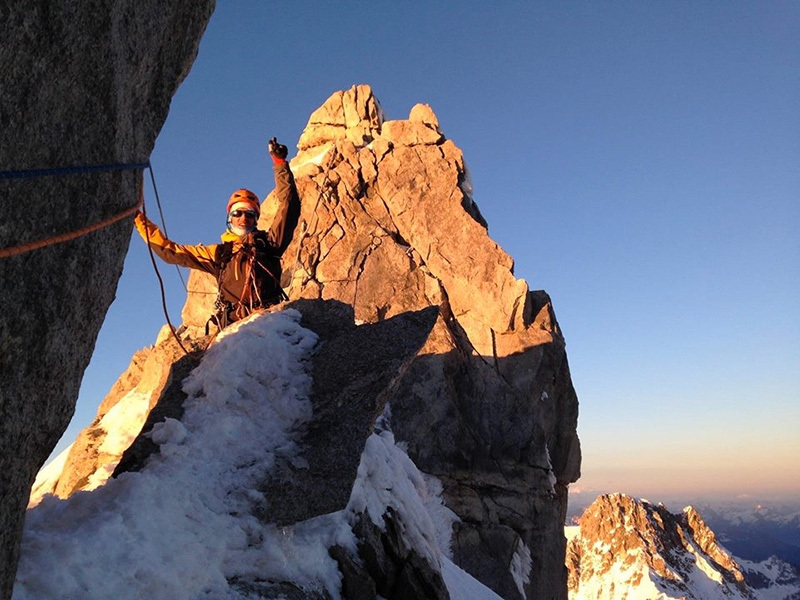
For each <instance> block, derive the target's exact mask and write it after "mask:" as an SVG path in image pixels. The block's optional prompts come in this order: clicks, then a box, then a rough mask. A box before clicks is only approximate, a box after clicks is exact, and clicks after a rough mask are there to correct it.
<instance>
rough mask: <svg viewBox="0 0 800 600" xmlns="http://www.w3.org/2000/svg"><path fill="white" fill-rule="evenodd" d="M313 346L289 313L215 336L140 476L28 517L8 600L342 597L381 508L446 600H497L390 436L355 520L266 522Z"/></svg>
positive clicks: (359, 493)
mask: <svg viewBox="0 0 800 600" xmlns="http://www.w3.org/2000/svg"><path fill="white" fill-rule="evenodd" d="M316 344H317V336H316V334H314V333H313V332H311V331H310V330H308V329H305V328H303V327H302V326H301V325H300V314H299V313H298V312H297V311H295V310H285V311H280V312H274V313H270V314H265V315H260V316H257V317H255V318H251V319H249V320H247V321H244V322H241V323H238V324H236V325H235V326H232V327H231V328H230V329H229V330H228V331H226V332H225V334H223V335H220V336H219V337H218V338H217V341H216V343H215V344H214V345H213V346H212V347H211V348H210V349H209V351H208V352H207V354H206V355H205V357H204V359H203V360H202V362H201V364H200V366H198V367H197V368H196V369H195V370H194V371H193V372H192V374H191V376H190V377H189V378H188V379H186V380H185V381H184V391H185V392H186V393H188V395H189V398H188V399H187V401H186V402H185V403H184V407H185V413H184V416H183V417H182V419H181V420H180V421H178V420H175V419H167V421H165V422H164V423H163V424H160V425H158V426H157V427H155V428H154V429H153V431H152V439H153V441H154V442H155V443H156V444H158V446H159V448H160V452H159V453H158V454H156V455H153V456H152V457H151V458H150V459H149V461H148V463H147V464H146V466H145V467H144V468H143V469H142V470H141V471H139V472H131V473H123V474H122V475H120V476H118V477H117V478H115V479H110V480H108V481H107V482H106V483H105V484H104V485H101V486H100V487H98V488H97V489H95V490H93V491H81V492H77V493H75V494H74V495H72V496H71V497H70V498H68V499H64V500H62V499H58V498H56V497H54V496H46V497H45V498H44V499H43V500H42V502H41V503H40V504H39V505H38V506H37V507H35V508H32V509H31V510H29V512H28V519H27V524H26V529H25V534H24V538H23V543H22V558H21V562H20V567H19V571H18V575H17V582H16V586H15V588H14V594H13V598H14V600H27V599H31V600H32V599H36V600H43V599H75V598H81V599H82V600H93V599H97V600H100V599H103V600H105V599H108V598H116V599H121V600H125V599H131V600H134V599H140V598H151V599H156V600H159V599H164V600H167V599H170V600H184V599H185V600H193V599H197V598H209V597H210V598H216V599H244V598H257V597H262V596H261V595H260V593H259V591H264V590H265V589H267V588H268V587H269V586H270V585H273V584H274V583H275V582H291V585H293V586H296V587H299V588H302V589H304V590H306V591H308V592H313V591H316V592H319V593H325V594H327V595H329V596H330V597H331V598H334V599H336V598H340V597H341V584H342V582H341V573H340V570H339V567H338V565H337V563H336V561H335V560H334V559H333V558H332V557H331V555H330V554H329V552H328V550H329V548H330V547H331V546H334V545H336V546H340V547H342V548H345V549H347V550H348V551H350V552H352V553H354V554H355V552H356V538H355V536H354V534H353V531H352V529H351V524H352V522H353V520H354V518H355V517H354V516H355V514H356V513H362V512H363V513H365V514H367V515H368V516H369V518H370V519H371V520H372V521H373V523H375V524H376V525H379V526H382V525H383V518H382V517H383V514H384V513H385V511H386V509H387V507H391V508H392V509H393V510H394V511H395V512H396V513H397V515H398V517H399V519H400V521H401V522H402V523H403V526H404V536H405V537H406V538H407V540H408V543H409V545H410V546H411V547H413V548H415V549H416V550H417V552H419V553H420V554H421V555H423V556H425V557H426V558H427V559H428V561H429V562H431V563H432V564H434V565H437V566H438V568H440V569H441V572H442V576H443V577H444V580H445V582H446V584H447V586H448V588H449V589H450V594H451V597H452V598H455V599H458V598H463V599H467V598H470V599H478V598H487V599H493V598H498V596H496V595H495V594H494V593H493V592H491V591H490V590H489V589H488V588H485V587H484V586H482V585H481V584H480V583H478V582H477V581H475V580H474V579H472V578H471V577H470V576H469V575H467V574H466V573H464V572H463V571H461V570H460V569H459V568H458V567H456V566H455V565H454V564H452V562H451V561H450V560H449V557H448V548H447V543H446V542H449V537H450V528H451V526H452V522H453V519H454V518H455V517H454V515H453V513H452V512H451V511H449V510H448V509H446V508H445V507H444V505H443V502H442V499H441V497H440V495H439V494H440V493H441V485H440V484H439V483H438V481H437V480H436V479H435V478H431V477H429V476H424V475H423V474H422V473H420V472H419V471H418V470H417V468H416V467H415V465H414V464H413V462H412V461H411V460H410V459H409V458H408V456H407V455H406V454H405V453H404V452H403V451H402V450H401V449H400V448H399V447H398V446H397V445H395V443H394V438H393V436H392V434H391V432H388V431H385V432H383V433H381V434H379V435H378V434H374V435H373V436H372V437H370V438H369V439H368V442H367V445H366V447H365V450H364V454H363V456H362V462H361V466H360V467H359V471H358V479H357V481H356V484H355V486H354V489H353V493H352V496H351V501H350V504H349V505H348V507H347V509H345V510H343V511H340V512H337V513H332V514H328V515H323V516H321V517H317V518H315V519H311V520H309V521H305V522H301V523H298V524H296V525H294V526H292V527H283V528H279V527H276V526H275V525H272V524H270V522H269V511H270V507H269V505H268V503H267V502H266V501H265V497H264V495H263V494H262V493H261V492H260V491H259V490H258V483H259V482H260V481H262V480H263V478H264V475H265V473H267V472H268V471H269V470H270V469H271V468H272V467H273V465H274V464H275V460H276V458H278V457H282V458H287V459H291V458H292V457H293V456H294V455H295V454H296V453H297V445H296V443H297V437H298V434H299V432H300V431H301V430H302V427H303V424H304V423H305V422H307V421H308V419H309V418H310V417H311V403H310V401H309V394H310V386H311V377H310V375H309V372H308V367H309V359H310V357H311V355H312V352H313V351H314V349H315V346H316ZM118 425H119V426H123V424H122V422H119V423H118ZM257 515H258V516H257ZM259 586H261V587H262V588H263V589H261V590H260V589H259Z"/></svg>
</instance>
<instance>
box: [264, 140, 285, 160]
mask: <svg viewBox="0 0 800 600" xmlns="http://www.w3.org/2000/svg"><path fill="white" fill-rule="evenodd" d="M269 154H270V156H272V160H273V161H274V160H275V159H279V160H286V157H287V156H288V154H289V149H288V148H287V147H286V146H284V145H283V144H279V143H278V138H272V139H271V140H270V141H269Z"/></svg>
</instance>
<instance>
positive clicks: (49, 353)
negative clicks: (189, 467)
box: [0, 0, 214, 598]
mask: <svg viewBox="0 0 800 600" xmlns="http://www.w3.org/2000/svg"><path fill="white" fill-rule="evenodd" d="M213 8H214V1H213V0H201V1H200V2H188V1H183V0H171V1H169V2H155V1H152V0H143V1H141V2H123V1H117V0H111V1H102V2H101V1H89V2H72V3H53V2H50V1H48V0H24V1H20V2H11V3H4V4H3V5H2V6H0V22H1V23H3V40H2V43H0V79H2V82H3V84H2V86H0V131H2V132H3V143H2V144H0V170H3V171H21V170H30V169H47V168H54V167H71V166H85V165H106V164H120V163H142V162H146V161H147V159H148V157H149V155H150V152H151V150H152V148H153V144H154V142H155V139H156V136H157V135H158V132H159V130H160V129H161V126H162V124H163V122H164V120H165V119H166V116H167V112H168V110H169V105H170V101H171V98H172V95H173V94H174V93H175V91H176V89H177V87H178V85H179V84H180V82H181V81H182V80H183V78H184V77H185V76H186V75H187V73H188V71H189V68H190V66H191V64H192V62H193V60H194V58H195V56H196V53H197V48H198V44H199V41H200V38H201V36H202V34H203V32H204V30H205V27H206V25H207V22H208V19H209V18H210V16H211V13H212V11H213ZM139 178H140V172H137V171H133V170H123V171H106V172H93V173H82V174H74V175H64V176H55V175H51V176H44V177H38V178H35V179H0V213H1V214H0V248H3V249H6V248H11V247H15V246H18V245H21V244H26V243H30V242H34V241H38V240H42V239H45V238H48V237H51V236H54V235H57V234H62V233H67V232H72V231H75V230H79V229H81V228H84V227H86V226H88V225H92V224H94V223H97V222H99V221H102V220H104V219H106V218H108V217H111V216H114V215H116V214H118V213H121V212H122V211H124V210H125V209H129V208H131V207H133V206H135V205H136V203H137V199H138V185H139ZM32 202H33V203H34V204H35V205H36V206H44V207H47V210H45V211H41V215H39V216H38V217H37V218H36V219H31V218H29V216H28V214H27V213H28V212H29V209H30V206H31V203H32ZM131 227H132V219H130V218H128V219H124V220H121V221H119V222H117V223H115V224H113V225H110V226H108V227H105V228H103V229H101V230H99V231H96V232H94V233H91V234H88V235H85V236H82V237H79V238H78V239H75V240H74V241H68V242H64V243H61V244H57V245H53V246H49V247H45V248H42V249H39V250H35V251H31V252H27V253H23V254H19V255H15V256H11V257H9V258H3V259H0V280H2V282H3V285H2V290H0V308H1V309H2V312H3V319H2V323H0V380H1V381H2V382H3V386H2V389H1V390H0V407H1V409H2V414H0V493H1V494H2V503H0V597H3V598H5V597H8V596H9V594H10V593H11V586H12V583H13V577H14V571H15V568H16V562H17V555H18V550H19V536H20V531H21V526H22V519H23V517H24V511H25V505H26V503H27V501H28V494H29V490H30V486H31V484H32V482H33V480H34V476H35V475H36V472H37V471H38V469H39V468H40V467H41V465H42V463H43V462H44V460H45V459H46V458H47V456H48V455H49V453H50V452H51V450H52V448H53V447H54V446H55V444H56V443H57V442H58V439H59V437H60V436H61V434H62V432H63V431H64V429H65V428H66V427H67V425H68V423H69V419H70V417H71V416H72V413H73V410H74V406H75V400H76V398H77V395H78V389H79V385H80V381H81V378H82V376H83V371H84V369H85V368H86V365H87V364H88V362H89V358H90V356H91V354H92V350H93V348H94V344H95V340H96V337H97V333H98V331H99V329H100V326H101V324H102V322H103V319H104V317H105V314H106V311H107V309H108V306H109V305H110V303H111V301H112V300H113V298H114V293H115V289H116V285H117V281H118V279H119V276H120V274H121V272H122V264H123V259H124V256H125V253H126V251H127V248H128V243H129V240H130V232H131Z"/></svg>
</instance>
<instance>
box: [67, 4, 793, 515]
mask: <svg viewBox="0 0 800 600" xmlns="http://www.w3.org/2000/svg"><path fill="white" fill-rule="evenodd" d="M456 7H457V8H456ZM360 83H366V84H369V85H371V86H372V87H373V90H374V92H375V94H376V96H377V97H378V98H379V100H380V101H381V104H382V106H383V108H384V110H385V112H386V113H387V116H388V118H394V119H402V118H406V117H407V115H408V111H409V110H410V109H411V107H412V106H413V105H414V104H415V103H417V102H426V103H429V104H430V105H431V106H432V108H433V109H434V111H435V112H436V114H437V116H438V117H439V120H440V123H441V127H442V130H443V132H444V134H445V135H446V136H447V137H448V138H450V139H452V140H453V141H454V142H455V143H456V144H457V145H458V146H459V147H460V148H461V149H462V150H463V151H464V156H465V159H466V162H467V165H468V167H469V169H470V171H471V173H472V179H473V184H474V188H475V190H474V197H475V200H476V201H477V203H478V205H479V206H480V208H481V211H482V212H483V214H484V216H485V217H486V219H487V221H488V222H489V232H490V234H491V236H492V237H493V238H494V239H495V240H496V241H497V242H498V243H499V244H500V245H501V246H502V247H503V248H504V249H505V250H506V251H507V252H508V253H509V254H511V255H512V256H513V257H514V258H515V261H516V274H517V276H518V277H523V278H525V279H526V280H527V281H528V283H529V285H530V287H531V288H532V289H545V290H547V291H548V292H549V293H550V295H551V297H552V299H553V303H554V307H555V310H556V314H557V317H558V319H559V322H560V325H561V327H562V329H563V332H564V335H565V337H566V340H567V351H568V355H569V360H570V366H571V370H572V377H573V383H574V385H575V388H576V390H577V393H578V397H579V398H580V402H581V409H580V419H579V428H578V431H579V434H580V436H581V440H582V444H583V451H584V462H583V473H584V476H583V478H582V480H581V481H580V482H579V483H578V485H577V486H575V487H576V488H578V489H580V488H583V489H589V490H597V491H622V492H628V493H631V494H636V495H648V496H651V499H656V498H654V497H653V496H655V497H657V496H658V494H662V493H667V492H670V491H686V492H697V491H705V492H713V491H720V490H724V491H725V492H726V493H754V492H769V491H782V492H784V493H788V494H790V495H794V497H800V402H798V400H800V392H799V391H798V390H800V249H799V246H800V241H799V240H800V234H798V226H800V208H798V198H799V197H800V117H798V107H800V4H797V3H796V2H757V3H754V2H734V1H725V2H713V1H709V2H702V3H696V2H677V1H676V2H609V3H595V2H531V1H526V2H499V3H488V2H459V3H453V2H444V1H428V2H424V3H423V2H408V3H395V2H385V1H377V2H355V1H345V2H340V3H329V2H301V3H265V2H261V1H257V0H251V1H244V0H237V1H236V2H230V1H226V0H221V1H220V2H219V3H218V7H217V10H216V12H215V14H214V16H213V17H212V19H211V22H210V25H209V27H208V30H207V32H206V35H205V37H204V39H203V41H202V44H201V46H200V53H199V56H198V59H197V61H196V62H195V64H194V66H193V68H192V71H191V73H190V74H189V76H188V78H187V80H186V81H185V82H184V84H183V85H182V87H181V88H180V89H179V91H178V93H177V95H176V96H175V98H174V100H173V103H172V108H171V111H170V115H169V117H168V119H167V122H166V124H165V126H164V128H163V130H162V132H161V135H160V137H159V138H158V141H157V144H156V148H155V150H154V152H153V154H152V156H151V157H150V158H151V160H152V162H153V165H154V169H155V175H156V179H157V183H158V188H159V192H160V195H161V199H162V202H163V204H164V212H165V215H166V221H167V228H168V231H169V233H170V235H171V237H172V238H173V239H175V240H176V241H180V242H184V243H196V242H204V243H213V242H215V241H216V240H217V239H218V235H219V233H220V232H221V231H222V229H223V228H224V210H225V208H224V207H225V202H226V200H227V198H228V196H229V195H230V193H231V191H233V190H234V189H237V188H240V187H247V188H250V189H253V190H254V191H256V192H257V193H259V194H260V195H262V196H264V195H266V194H267V193H268V192H269V191H270V189H271V187H272V181H271V171H270V169H269V163H268V160H269V159H268V156H267V153H266V142H267V140H268V139H269V138H270V137H272V136H277V137H278V138H279V139H280V140H282V141H283V142H285V143H287V145H289V147H290V149H293V148H294V145H295V144H296V142H297V139H298V138H299V136H300V133H301V132H302V130H303V128H304V126H305V124H306V122H307V120H308V116H309V115H310V113H311V112H312V111H313V110H314V109H315V108H317V107H318V106H319V105H320V104H322V103H323V102H324V101H325V99H326V98H327V97H328V96H329V95H330V94H332V93H333V92H335V91H337V90H340V89H347V88H349V87H350V86H351V85H353V84H360ZM133 158H135V159H136V160H139V159H145V158H146V157H133ZM147 194H148V195H147V199H148V201H149V203H150V206H151V210H152V206H153V204H154V203H153V196H152V191H151V189H150V188H149V186H148V189H147ZM161 272H162V273H163V274H164V275H165V276H166V280H167V287H168V300H169V306H170V313H171V316H172V319H173V321H176V322H177V321H179V320H180V319H179V315H180V308H181V306H182V304H183V299H184V293H183V289H182V287H181V283H180V281H179V280H178V278H177V275H176V273H175V270H174V268H172V267H166V266H163V265H161ZM163 322H164V316H163V313H162V310H161V301H160V294H159V289H158V284H157V281H156V279H155V275H154V274H153V270H152V267H151V266H150V263H149V258H148V256H147V253H146V249H145V247H144V244H143V243H142V242H141V240H140V239H139V238H138V236H137V237H135V238H134V239H133V240H132V243H131V250H130V252H129V255H128V257H127V260H126V264H125V271H124V273H123V277H122V280H121V281H120V284H119V288H118V290H117V299H116V301H115V302H114V304H113V305H112V307H111V309H110V311H109V313H108V317H107V321H106V323H105V325H104V328H103V330H102V331H101V334H100V338H99V340H98V344H97V348H96V352H95V357H94V358H93V360H92V364H91V365H90V367H89V368H88V369H87V372H86V376H85V379H84V384H83V387H82V390H81V397H80V399H79V404H78V408H77V410H76V416H75V419H74V420H73V424H72V425H71V427H70V430H69V431H68V433H67V434H66V435H65V439H64V441H63V443H62V445H60V447H63V445H64V444H65V443H68V441H71V440H72V439H73V438H74V437H75V435H76V433H77V431H78V430H79V429H80V428H82V427H84V426H85V425H87V424H88V423H89V422H90V421H91V419H92V417H93V416H94V413H95V411H96V407H97V405H98V404H99V402H100V400H101V399H102V397H103V396H104V395H105V394H106V392H107V391H108V389H109V388H110V387H111V385H112V384H113V382H114V380H115V379H116V378H117V377H118V376H119V374H120V373H121V372H122V371H123V370H124V369H125V367H126V366H127V364H128V361H129V360H130V357H131V356H132V354H133V352H134V351H135V350H136V349H138V348H141V347H143V346H146V345H149V344H152V343H153V342H154V340H155V336H156V334H157V332H158V329H159V327H160V325H161V324H162V323H163Z"/></svg>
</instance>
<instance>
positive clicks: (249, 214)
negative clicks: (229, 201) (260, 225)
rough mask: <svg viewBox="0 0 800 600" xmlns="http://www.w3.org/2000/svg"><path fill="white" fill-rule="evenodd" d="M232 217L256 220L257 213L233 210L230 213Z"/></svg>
mask: <svg viewBox="0 0 800 600" xmlns="http://www.w3.org/2000/svg"><path fill="white" fill-rule="evenodd" d="M229 216H231V217H234V218H236V217H250V218H252V219H255V218H256V211H254V210H232V211H231V212H230V215H229Z"/></svg>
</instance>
